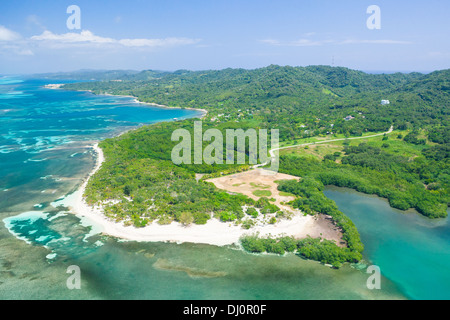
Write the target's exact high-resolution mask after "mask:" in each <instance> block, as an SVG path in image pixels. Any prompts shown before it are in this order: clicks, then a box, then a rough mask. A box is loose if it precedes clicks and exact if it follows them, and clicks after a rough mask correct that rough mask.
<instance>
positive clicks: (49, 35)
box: [30, 30, 200, 47]
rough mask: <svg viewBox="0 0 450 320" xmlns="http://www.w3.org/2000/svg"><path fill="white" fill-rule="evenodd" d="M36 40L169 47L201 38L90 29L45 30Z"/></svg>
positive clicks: (62, 42)
mask: <svg viewBox="0 0 450 320" xmlns="http://www.w3.org/2000/svg"><path fill="white" fill-rule="evenodd" d="M30 39H31V40H34V41H46V42H52V43H58V44H112V45H121V46H124V47H169V46H180V45H189V44H195V43H198V42H199V41H200V39H190V38H165V39H119V40H117V39H113V38H107V37H101V36H97V35H95V34H94V33H92V32H91V31H89V30H83V31H81V32H80V33H75V32H70V33H64V34H55V33H53V32H51V31H44V32H43V33H42V34H41V35H39V36H33V37H31V38H30Z"/></svg>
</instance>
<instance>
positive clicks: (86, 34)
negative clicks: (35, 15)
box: [30, 30, 115, 43]
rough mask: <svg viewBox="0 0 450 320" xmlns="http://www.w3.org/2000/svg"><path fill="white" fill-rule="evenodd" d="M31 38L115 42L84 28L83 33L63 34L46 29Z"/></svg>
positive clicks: (74, 41) (65, 41)
mask: <svg viewBox="0 0 450 320" xmlns="http://www.w3.org/2000/svg"><path fill="white" fill-rule="evenodd" d="M30 39H31V40H37V41H55V42H63V43H76V42H90V43H114V42H115V40H114V39H111V38H104V37H99V36H96V35H95V34H93V33H92V32H90V31H89V30H83V31H81V33H75V32H69V33H63V34H55V33H53V32H51V31H48V30H46V31H44V32H43V33H42V34H41V35H40V36H32V37H31V38H30Z"/></svg>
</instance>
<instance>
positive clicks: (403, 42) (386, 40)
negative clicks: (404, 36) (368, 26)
mask: <svg viewBox="0 0 450 320" xmlns="http://www.w3.org/2000/svg"><path fill="white" fill-rule="evenodd" d="M364 43H367V44H412V42H410V41H402V40H389V39H380V40H354V39H352V40H344V41H341V42H339V43H338V44H364Z"/></svg>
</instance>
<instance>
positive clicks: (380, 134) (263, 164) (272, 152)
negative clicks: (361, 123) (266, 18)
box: [252, 126, 394, 169]
mask: <svg viewBox="0 0 450 320" xmlns="http://www.w3.org/2000/svg"><path fill="white" fill-rule="evenodd" d="M393 130H394V126H391V127H390V128H389V130H388V131H386V132H381V133H377V134H372V135H370V136H363V137H353V138H339V139H332V140H324V141H315V142H308V143H302V144H295V145H292V146H285V147H279V148H274V149H270V150H269V154H270V160H268V161H266V162H264V163H261V164H257V165H254V166H253V167H252V168H253V169H256V168H258V167H262V166H265V165H267V164H269V162H271V161H272V160H273V159H274V158H275V153H274V152H275V151H278V150H281V149H289V148H295V147H303V146H308V145H312V144H319V143H327V142H334V141H342V140H356V139H366V138H373V137H378V136H382V135H385V134H389V133H391V132H392V131H393Z"/></svg>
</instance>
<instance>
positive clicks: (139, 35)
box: [0, 0, 450, 73]
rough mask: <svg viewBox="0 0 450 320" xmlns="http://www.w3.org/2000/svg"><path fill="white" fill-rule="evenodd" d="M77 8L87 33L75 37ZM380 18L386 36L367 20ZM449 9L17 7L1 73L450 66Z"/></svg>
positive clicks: (0, 16)
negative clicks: (375, 14)
mask: <svg viewBox="0 0 450 320" xmlns="http://www.w3.org/2000/svg"><path fill="white" fill-rule="evenodd" d="M70 5H77V6H78V7H79V8H80V11H81V29H79V30H70V29H68V28H67V25H66V21H67V19H68V18H69V16H70V14H68V13H67V12H66V10H67V8H68V7H69V6H70ZM370 5H377V6H378V7H379V8H380V10H381V29H375V30H371V29H369V28H367V26H366V20H367V19H368V18H369V17H370V15H371V14H368V13H367V12H366V10H367V8H368V7H369V6H370ZM449 14H450V1H445V0H438V1H436V0H428V1H414V0H410V1H405V0H398V1H397V0H396V1H392V0H389V1H387V0H370V1H366V0H340V1H336V0H334V1H329V0H308V1H307V0H296V1H287V0H278V1H266V0H258V1H253V0H248V1H245V0H240V1H236V0H209V1H206V0H195V1H188V0H184V1H178V0H177V1H175V0H164V1H163V0H159V1H148V0H126V1H124V0H121V1H119V0H105V1H104V0H96V1H92V0H91V1H84V0H70V1H65V0H53V1H49V0H23V1H22V0H16V1H1V3H0V73H36V72H56V71H72V70H78V69H135V70H143V69H156V70H177V69H190V70H204V69H223V68H228V67H231V68H247V69H252V68H259V67H264V66H267V65H270V64H279V65H291V66H307V65H318V64H323V65H331V64H333V63H334V65H335V66H344V67H349V68H352V69H358V70H364V71H376V70H379V71H432V70H440V69H446V68H449V67H450V41H449V39H450V37H449V35H450V21H449V19H447V17H448V16H449Z"/></svg>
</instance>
